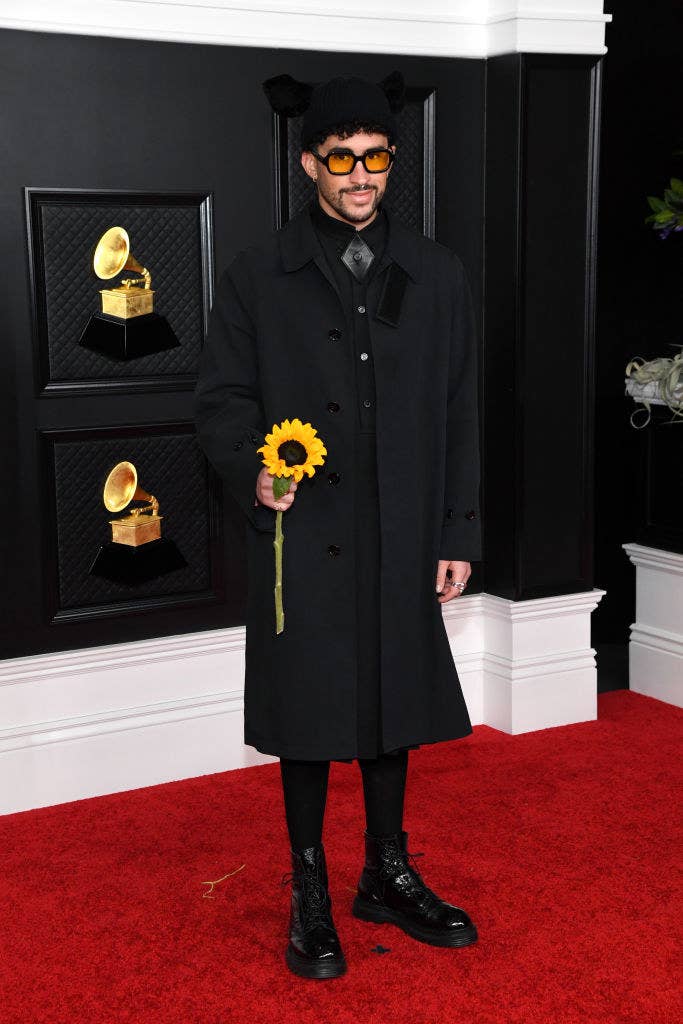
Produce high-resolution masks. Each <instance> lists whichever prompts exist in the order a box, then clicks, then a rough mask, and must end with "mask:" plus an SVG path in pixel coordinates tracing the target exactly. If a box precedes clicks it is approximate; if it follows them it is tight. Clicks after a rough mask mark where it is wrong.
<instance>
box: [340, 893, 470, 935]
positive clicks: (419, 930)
mask: <svg viewBox="0 0 683 1024" xmlns="http://www.w3.org/2000/svg"><path fill="white" fill-rule="evenodd" d="M351 912H352V914H353V916H354V917H358V918H360V920H361V921H374V922H375V923H376V924H395V925H396V926H397V927H398V928H401V929H402V930H403V931H404V932H406V933H407V934H408V935H410V936H411V937H412V938H413V939H417V940H418V942H426V943H427V944H428V945H430V946H448V947H450V948H452V947H456V946H457V947H460V946H471V945H472V943H473V942H476V941H477V939H478V937H479V936H478V934H477V929H476V927H475V926H474V925H472V926H471V927H469V926H468V927H466V928H458V930H457V931H454V932H449V933H444V932H436V931H432V930H431V929H429V928H423V927H421V926H420V925H419V924H415V922H414V921H411V920H410V919H409V918H408V917H406V915H405V914H402V913H401V911H400V910H390V909H389V908H388V907H375V906H368V904H367V903H365V902H364V901H363V900H362V899H361V898H360V897H359V896H356V897H355V899H354V901H353V907H352V910H351Z"/></svg>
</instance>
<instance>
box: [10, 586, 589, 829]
mask: <svg viewBox="0 0 683 1024" xmlns="http://www.w3.org/2000/svg"><path fill="white" fill-rule="evenodd" d="M603 594H604V591H601V590H593V591H589V592H588V593H585V594H568V595H563V596H560V597H551V598H541V599H539V600H534V601H521V602H512V601H506V600H503V599H501V598H498V597H493V596H491V595H489V594H474V595H472V596H471V597H463V598H458V599H457V600H456V601H452V602H450V603H449V604H447V605H444V609H443V614H444V622H445V625H446V631H447V633H448V636H449V639H450V642H451V646H452V649H453V656H454V659H455V662H456V665H457V667H458V675H459V677H460V680H461V684H462V687H463V693H464V695H465V699H466V701H467V706H468V709H469V712H470V718H471V720H472V723H473V724H474V725H479V724H482V723H484V724H487V725H491V726H493V727H494V728H497V729H502V730H504V731H506V732H511V733H518V732H526V731H528V730H531V729H545V728H548V727H550V726H555V725H565V724H567V723H569V722H582V721H586V720H587V719H593V718H595V716H596V671H595V658H594V653H595V652H594V651H593V649H592V648H591V647H590V640H589V638H590V613H591V611H592V610H593V608H595V606H596V605H597V602H598V601H599V600H600V597H601V596H602V595H603ZM244 643H245V630H244V627H234V628H230V629H218V630H207V631H205V632H200V633H193V634H187V635H183V636H171V637H161V638H157V639H153V640H144V641H139V642H135V643H126V644H115V645H110V646H106V647H99V648H88V649H86V650H78V651H68V652H63V653H60V654H42V655H37V656H35V657H28V658H15V659H11V660H8V661H4V662H0V722H2V725H3V728H2V729H1V730H0V813H2V814H9V813H13V812H15V811H23V810H28V809H30V808H33V807H45V806H49V805H52V804H57V803H64V802H67V801H71V800H79V799H84V798H86V797H92V796H102V795H104V794H106V793H115V792H120V791H123V790H127V789H137V788H139V787H142V786H151V785H156V784H158V783H163V782H170V781H173V780H176V779H184V778H193V777H195V776H198V775H206V774H211V773H213V772H222V771H227V770H230V769H232V768H242V767H246V766H249V765H254V764H262V763H266V762H271V761H276V760H277V758H273V757H271V756H269V755H266V754H261V753H259V752H258V751H256V750H255V749H254V748H253V747H248V746H245V745H244V742H243V680H244Z"/></svg>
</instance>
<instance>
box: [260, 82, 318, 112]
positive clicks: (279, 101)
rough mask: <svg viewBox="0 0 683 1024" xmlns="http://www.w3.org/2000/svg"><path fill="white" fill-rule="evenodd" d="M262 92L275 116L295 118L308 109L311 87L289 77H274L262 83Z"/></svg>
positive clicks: (306, 83)
mask: <svg viewBox="0 0 683 1024" xmlns="http://www.w3.org/2000/svg"><path fill="white" fill-rule="evenodd" d="M263 91H264V93H265V94H266V96H267V97H268V102H269V103H270V105H271V107H272V108H273V110H274V111H275V113H276V114H284V116H285V117H296V116H297V115H298V114H303V112H304V111H305V110H306V109H307V108H308V105H309V103H310V101H311V93H312V92H313V86H312V85H309V84H308V82H297V80H296V79H295V78H292V76H291V75H275V77H274V78H268V79H266V81H265V82H263Z"/></svg>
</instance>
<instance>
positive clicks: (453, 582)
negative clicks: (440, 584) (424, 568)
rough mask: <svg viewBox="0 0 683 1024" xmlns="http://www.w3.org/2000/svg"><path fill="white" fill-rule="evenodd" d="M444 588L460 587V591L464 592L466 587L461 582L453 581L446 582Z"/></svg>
mask: <svg viewBox="0 0 683 1024" xmlns="http://www.w3.org/2000/svg"><path fill="white" fill-rule="evenodd" d="M446 586H447V587H460V589H461V590H464V589H465V587H466V586H467V584H466V583H463V581H462V580H458V581H457V582H455V581H454V580H446Z"/></svg>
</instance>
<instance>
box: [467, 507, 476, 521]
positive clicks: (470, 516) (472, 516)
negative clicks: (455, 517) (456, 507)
mask: <svg viewBox="0 0 683 1024" xmlns="http://www.w3.org/2000/svg"><path fill="white" fill-rule="evenodd" d="M476 514H477V513H476V512H475V511H474V509H473V508H471V509H470V510H469V512H465V519H474V518H475V516H476Z"/></svg>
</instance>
